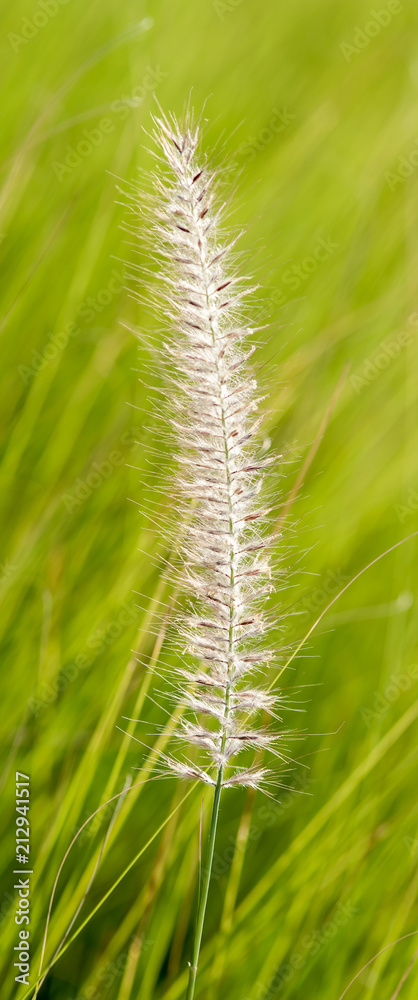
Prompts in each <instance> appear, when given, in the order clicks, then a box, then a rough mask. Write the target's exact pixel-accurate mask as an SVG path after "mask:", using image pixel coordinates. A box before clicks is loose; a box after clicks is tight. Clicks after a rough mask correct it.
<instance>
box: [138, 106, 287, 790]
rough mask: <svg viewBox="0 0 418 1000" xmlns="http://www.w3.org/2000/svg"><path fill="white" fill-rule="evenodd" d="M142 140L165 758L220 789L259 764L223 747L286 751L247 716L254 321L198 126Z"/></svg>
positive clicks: (259, 632) (264, 706) (251, 698)
mask: <svg viewBox="0 0 418 1000" xmlns="http://www.w3.org/2000/svg"><path fill="white" fill-rule="evenodd" d="M153 138H154V140H155V142H156V144H157V147H158V156H157V161H158V169H157V171H156V173H155V175H154V177H153V181H154V191H155V194H156V200H155V201H156V203H155V206H154V223H153V227H152V239H153V247H154V253H156V256H157V259H158V260H159V272H160V279H161V281H160V284H161V289H162V295H163V300H164V321H165V322H164V325H165V328H166V336H165V340H164V343H163V346H162V348H160V351H159V363H160V362H161V364H162V366H163V368H164V371H165V374H166V385H167V401H168V403H169V406H168V416H167V427H168V428H169V430H170V433H171V434H172V437H173V440H174V442H175V454H176V459H177V472H176V475H175V480H174V484H173V485H174V493H175V507H174V510H175V515H174V516H175V524H174V532H173V533H174V535H175V534H176V533H177V536H179V534H180V535H181V538H180V542H179V540H178V537H177V542H178V543H179V544H180V550H181V551H180V556H181V563H182V570H181V575H182V584H183V589H184V591H185V593H186V594H187V596H188V599H189V609H188V611H187V613H185V614H184V615H183V616H179V617H178V618H177V619H176V627H177V632H178V636H179V640H180V642H181V646H182V649H183V651H185V652H184V656H185V657H186V662H184V661H183V665H182V666H180V667H179V668H178V671H177V678H178V684H179V688H180V690H181V692H182V700H183V704H184V706H185V715H184V717H183V718H182V719H181V721H180V723H179V727H178V730H177V732H176V738H177V740H179V741H181V742H182V743H187V744H188V745H189V746H190V747H191V748H193V751H192V752H193V762H189V761H187V760H186V759H184V760H178V759H175V758H166V764H167V767H168V768H169V769H170V771H172V772H173V773H176V774H178V775H179V776H181V777H190V778H198V779H199V780H202V781H204V782H206V783H209V784H213V783H214V778H213V777H212V775H213V774H214V773H215V772H218V773H219V769H220V768H221V769H222V784H223V785H224V786H225V787H232V786H239V785H242V786H249V787H253V788H256V787H259V786H260V785H262V784H263V783H264V782H265V781H266V778H267V777H268V773H269V772H268V771H266V769H265V768H260V767H249V768H245V767H244V768H241V767H237V766H236V764H235V758H236V757H237V755H238V754H240V753H242V752H243V751H246V750H247V751H248V750H251V749H254V748H255V749H257V748H258V749H269V750H271V751H272V752H273V753H276V754H277V755H278V756H281V757H282V759H286V758H285V757H283V755H279V754H278V753H277V751H276V750H275V748H274V747H275V743H276V742H277V740H278V738H279V737H278V735H277V734H274V733H271V732H270V730H266V729H265V728H263V729H260V728H257V726H256V725H254V727H253V726H252V724H251V719H253V720H254V723H256V718H257V716H259V715H260V713H264V714H265V715H266V714H268V715H270V716H274V713H275V708H276V704H277V700H278V699H277V695H276V694H273V693H268V692H267V691H265V690H263V689H262V688H261V687H259V686H258V685H257V684H256V683H255V681H253V680H252V678H253V675H257V674H259V673H260V672H261V671H263V670H265V667H266V664H268V662H269V661H270V659H271V658H272V657H273V656H274V655H275V654H274V651H272V650H266V649H265V648H264V641H265V640H264V637H265V634H266V632H267V624H266V620H265V614H264V611H263V605H265V601H266V597H267V596H268V594H269V593H270V591H271V590H272V583H271V580H272V572H271V567H270V556H269V548H270V547H271V536H270V535H269V533H268V515H269V511H268V509H266V506H265V502H263V497H262V493H263V490H262V485H263V479H264V475H265V473H266V472H267V471H268V468H269V465H270V463H271V459H266V458H265V457H263V458H260V456H259V454H258V447H257V434H258V431H259V428H260V425H261V418H260V417H258V416H257V415H256V411H257V408H258V404H259V401H260V397H259V395H258V391H257V383H256V380H255V378H254V376H253V374H252V372H251V370H250V367H249V362H250V358H251V356H252V354H253V352H254V350H255V347H254V344H252V343H251V335H252V334H253V332H254V330H253V328H251V327H250V326H249V325H248V324H247V322H246V316H245V310H244V300H245V297H246V296H247V295H248V294H249V292H250V291H252V289H251V288H250V287H248V283H246V282H245V281H244V280H243V279H242V276H241V275H240V274H238V273H237V271H236V262H235V261H236V258H235V257H234V253H233V245H234V243H235V240H232V241H229V243H228V242H226V241H225V237H224V235H223V232H222V221H223V217H224V211H225V206H223V205H221V206H220V207H218V206H217V205H216V171H215V170H213V169H211V168H210V166H209V164H208V161H207V159H206V158H205V157H204V156H202V154H201V153H200V150H199V126H198V125H197V124H195V123H194V121H193V118H192V116H191V115H190V114H188V115H187V116H186V120H185V123H184V126H183V127H180V125H179V123H178V122H177V120H176V119H175V118H174V117H171V118H168V117H166V116H165V115H163V114H161V115H160V116H159V117H156V118H155V119H154V130H153ZM161 163H163V166H161ZM132 200H133V202H134V212H135V213H137V212H138V210H139V211H140V206H138V199H137V195H134V196H133V198H132ZM159 308H160V314H161V299H160V306H159ZM182 526H183V528H182ZM183 529H184V531H183ZM182 531H183V533H184V537H183V534H182ZM196 759H197V760H198V763H195V760H196Z"/></svg>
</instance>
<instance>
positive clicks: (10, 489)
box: [0, 0, 418, 1000]
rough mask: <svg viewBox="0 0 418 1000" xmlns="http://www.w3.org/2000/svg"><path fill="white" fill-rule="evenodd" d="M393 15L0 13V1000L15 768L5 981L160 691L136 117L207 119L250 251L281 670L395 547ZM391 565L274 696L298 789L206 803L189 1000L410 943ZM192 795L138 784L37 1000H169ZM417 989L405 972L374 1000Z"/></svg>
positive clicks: (272, 991) (413, 197) (416, 324)
mask: <svg viewBox="0 0 418 1000" xmlns="http://www.w3.org/2000/svg"><path fill="white" fill-rule="evenodd" d="M417 18H418V12H417V10H416V8H415V7H414V5H413V3H411V2H408V0H404V2H403V3H400V2H397V0H379V2H378V3H376V7H375V8H374V10H373V12H372V13H371V10H370V7H369V3H368V2H367V3H365V2H363V0H362V2H359V0H341V2H340V3H338V4H336V3H333V2H331V0H294V2H293V3H292V4H284V3H277V4H273V3H272V2H271V0H270V2H267V3H264V4H262V3H258V2H256V0H224V2H221V0H219V2H218V0H213V2H212V0H200V2H199V3H192V2H191V0H155V2H151V0H150V2H149V3H145V2H144V3H141V2H140V0H138V2H136V3H133V2H131V0H119V2H116V0H101V2H100V3H99V2H97V0H96V2H92V3H89V4H84V3H82V2H81V0H67V2H64V0H24V2H22V0H16V2H15V3H13V4H8V3H6V2H3V3H2V5H1V30H0V46H1V76H2V94H3V99H2V112H1V115H2V129H1V132H2V139H1V142H2V152H1V164H2V165H1V192H0V211H1V221H0V232H1V244H0V254H1V262H2V305H1V319H0V337H1V358H2V363H1V388H0V412H1V425H2V431H1V458H2V461H1V469H0V477H1V485H0V497H1V503H2V508H3V513H2V522H1V544H0V563H1V571H0V591H1V595H0V596H1V618H0V631H1V662H2V670H1V695H0V713H1V734H2V747H1V757H2V770H1V788H2V800H3V802H2V808H1V811H0V825H1V834H2V836H1V861H2V866H1V867H2V873H3V874H2V882H1V890H0V920H1V934H0V943H1V944H0V947H1V982H2V998H4V1000H9V998H12V997H15V996H19V997H21V996H23V995H24V993H25V989H24V987H23V986H18V985H17V984H15V983H14V974H15V973H14V969H13V961H14V958H13V957H12V956H14V955H15V954H16V953H15V952H14V951H13V948H14V946H15V945H16V943H17V942H16V936H17V928H16V925H15V923H14V912H15V907H16V893H15V890H14V889H13V875H12V871H13V867H14V843H15V841H14V825H15V824H14V816H15V771H16V770H19V771H22V772H24V773H26V774H30V778H31V846H32V855H31V859H32V861H33V867H34V875H33V876H32V910H31V924H30V930H31V949H32V972H31V983H33V982H34V981H35V979H36V975H37V969H38V964H39V955H40V947H41V941H42V935H43V931H44V927H45V921H46V915H47V909H48V903H49V899H50V894H51V890H52V886H53V882H54V879H55V876H56V874H57V871H58V867H59V865H60V862H61V861H62V858H63V856H64V853H65V851H66V849H67V847H68V846H69V844H70V841H71V839H72V837H73V836H74V833H75V832H76V831H77V829H78V828H79V827H80V826H81V824H82V823H83V822H84V821H85V820H86V819H87V817H88V816H89V814H90V813H91V812H92V811H93V810H95V809H96V808H98V806H100V805H101V804H102V803H103V802H105V801H106V800H107V799H109V798H110V796H111V795H115V794H116V793H118V792H120V791H121V790H123V789H124V788H126V789H128V787H129V783H132V782H135V781H138V780H141V778H144V777H148V778H149V779H151V778H152V768H153V767H154V766H155V760H156V758H157V757H158V753H159V752H160V751H162V750H163V749H164V746H165V742H166V739H167V736H168V730H169V728H170V726H172V724H173V721H172V719H171V718H170V717H169V716H167V715H166V714H165V713H164V710H163V708H161V709H159V708H158V707H157V706H156V704H155V703H154V701H153V700H150V698H149V697H148V695H150V696H151V698H154V697H155V698H156V700H158V699H159V700H160V701H161V695H159V694H158V693H156V691H157V689H158V690H159V691H161V690H162V691H163V690H164V686H165V683H166V682H165V681H164V679H162V678H161V676H160V670H161V667H162V664H163V663H164V666H165V665H166V664H169V663H170V656H171V651H170V644H169V642H168V641H167V639H166V637H165V617H164V616H165V603H164V602H169V601H170V599H171V596H172V595H171V591H170V587H169V585H168V584H167V583H166V582H165V581H164V579H163V577H162V568H163V565H164V562H163V560H164V557H165V556H166V555H167V552H166V549H165V542H164V537H163V536H160V534H159V531H158V530H156V528H155V524H154V523H153V522H152V521H150V520H149V519H148V518H147V517H146V514H145V509H148V510H150V511H151V514H152V513H153V511H154V510H155V509H157V510H158V515H159V516H161V517H164V512H165V510H166V509H167V507H169V504H170V498H169V496H168V495H167V497H166V498H165V501H164V498H163V499H161V497H160V496H157V494H156V493H155V492H154V486H153V484H154V482H155V480H154V478H153V475H152V474H153V473H154V472H159V471H160V470H162V471H163V472H164V471H165V470H166V471H168V469H169V466H170V456H167V455H165V454H164V445H163V442H162V441H161V440H159V439H156V437H155V434H154V430H153V418H152V417H147V414H146V410H147V406H148V402H147V398H148V394H147V384H148V382H149V381H150V375H149V367H148V366H149V364H150V358H149V356H147V352H146V351H144V350H142V351H140V352H139V353H138V345H137V340H136V337H135V335H134V333H132V332H131V330H130V329H129V327H131V328H133V329H135V328H141V329H145V330H148V331H150V332H152V329H153V326H155V320H154V319H153V317H152V315H151V313H150V310H149V309H147V307H146V306H142V305H140V304H138V303H136V302H135V301H133V299H132V298H131V297H130V296H129V293H128V292H127V291H126V290H125V288H124V284H125V281H124V265H123V261H124V260H129V259H132V253H133V251H132V248H131V247H130V246H129V245H127V242H126V240H127V237H126V235H125V234H124V231H123V229H121V224H122V223H123V218H124V208H123V205H121V204H120V202H121V201H122V202H123V200H124V199H123V197H121V196H120V195H119V194H118V191H117V183H118V181H117V178H123V179H125V180H127V181H130V180H135V179H137V178H138V169H139V170H143V171H145V172H148V170H149V169H150V165H151V159H150V156H149V154H148V152H147V150H146V148H144V147H146V146H147V145H148V140H147V137H146V135H144V132H143V128H145V129H146V130H147V129H149V128H150V115H151V113H152V111H153V109H154V108H155V101H154V95H155V96H156V97H157V98H158V100H159V101H160V102H161V103H162V105H163V107H164V108H165V109H166V110H173V111H175V112H176V113H181V111H182V108H183V106H184V103H185V101H186V100H187V97H188V95H189V93H190V90H191V88H193V102H194V104H195V107H196V108H197V110H198V111H200V110H201V108H202V106H203V104H204V102H205V101H207V103H206V107H205V116H206V118H207V127H206V132H205V139H204V143H205V148H206V149H207V150H208V152H209V153H211V151H212V150H216V151H217V155H218V156H219V155H220V154H221V153H222V157H223V163H224V166H223V168H222V173H221V181H222V184H223V183H224V182H225V191H228V190H229V187H230V185H234V184H235V183H237V185H238V191H237V196H236V200H235V205H234V212H233V217H232V220H231V221H232V224H233V225H241V224H243V225H247V226H248V227H249V228H248V230H247V232H246V235H245V236H244V238H243V241H242V248H243V249H245V251H246V252H247V264H248V266H249V268H250V270H251V269H252V270H253V271H255V273H256V275H257V280H258V281H260V284H261V287H260V289H259V291H258V293H257V296H256V300H255V303H254V310H255V315H256V316H257V317H259V318H260V320H261V321H262V322H269V323H271V330H270V334H271V338H270V342H269V344H268V345H267V346H266V347H265V348H263V349H262V353H261V356H260V364H263V365H264V369H263V371H264V374H265V377H266V382H267V386H268V400H267V401H266V408H267V409H268V413H267V416H266V437H269V438H270V440H271V447H272V448H276V449H277V450H278V451H279V452H281V453H283V455H284V459H283V471H284V473H285V479H284V481H282V483H281V488H282V490H283V491H284V495H285V496H288V495H289V494H291V496H292V497H293V499H294V502H293V503H292V505H291V507H289V509H288V511H287V517H286V528H287V531H286V532H285V534H286V540H285V541H286V546H287V548H286V553H287V554H286V565H287V566H288V567H289V570H290V571H291V573H292V574H293V575H291V577H290V582H289V587H290V588H291V589H289V592H288V593H286V594H284V595H283V594H282V595H280V601H281V602H283V601H284V603H285V605H286V607H288V608H289V618H288V624H287V638H288V640H289V642H293V643H294V642H295V641H296V640H300V639H302V638H303V635H304V634H305V632H306V631H307V630H308V629H309V628H310V626H311V625H312V624H313V623H314V621H315V619H316V618H317V617H318V615H319V614H320V613H321V612H322V611H323V610H324V609H325V607H326V606H327V604H328V602H329V601H330V600H331V599H332V597H334V596H335V595H336V594H337V592H338V591H339V590H340V589H341V587H343V586H344V584H345V583H347V582H348V581H349V580H350V579H351V578H352V577H353V576H354V575H355V574H356V573H358V572H359V570H360V569H362V567H364V566H366V565H367V564H368V563H369V562H370V561H371V560H373V559H374V558H375V557H376V556H378V555H379V554H380V553H382V552H384V551H385V550H386V549H388V548H390V547H391V546H393V545H395V544H396V543H397V542H399V541H400V540H401V539H403V538H406V537H407V536H408V535H410V534H413V532H414V531H416V530H417V529H418V523H417V511H418V461H417V444H418V435H417V422H416V413H417V401H416V395H417V340H418V294H417V267H418V235H417V234H418V211H417V209H418V203H417V183H418V130H417V107H418V103H417V102H418V36H417ZM135 407H138V409H135ZM292 491H293V492H292ZM415 553H416V539H414V538H412V539H411V540H409V541H406V542H405V543H404V544H402V545H401V546H400V547H398V548H396V549H395V550H394V551H392V552H391V553H390V554H388V555H387V556H385V558H384V559H382V560H380V562H378V563H377V564H375V565H374V566H372V567H371V568H370V569H369V570H368V571H367V572H366V573H364V574H363V575H362V576H361V577H360V578H359V579H358V580H357V582H355V583H353V584H352V586H350V587H349V588H348V590H347V591H346V592H345V593H344V594H343V596H342V597H341V598H340V599H339V600H338V601H337V602H336V603H335V604H334V605H333V607H332V608H331V609H330V611H329V612H328V613H327V615H326V616H325V617H324V618H323V620H322V621H321V623H320V625H319V626H318V627H317V629H316V630H315V631H314V632H313V634H312V635H311V637H310V639H309V642H308V643H307V645H306V646H305V647H304V649H303V650H301V652H300V654H299V655H298V656H297V657H296V658H295V660H294V661H293V663H292V671H290V670H289V671H288V673H287V674H286V678H285V681H284V684H285V686H286V687H287V688H288V689H289V691H290V690H293V688H294V686H295V685H299V686H301V687H302V692H301V694H300V696H299V700H300V707H303V709H304V712H305V714H304V715H303V714H301V715H297V716H293V717H291V719H290V720H287V721H288V722H290V724H291V725H296V726H299V728H300V729H301V730H304V731H305V732H306V734H307V737H306V740H305V741H304V742H303V743H301V744H299V743H298V744H295V746H296V755H297V756H298V758H299V759H300V760H301V763H300V764H298V765H297V766H296V767H295V770H294V771H293V772H292V773H291V774H288V775H286V779H285V783H286V784H288V785H289V786H290V787H291V789H292V790H291V791H287V792H282V793H281V794H280V795H278V802H277V803H276V804H275V803H274V802H271V801H270V800H265V799H263V797H262V796H260V795H257V796H256V797H253V796H252V795H251V794H249V795H246V794H245V793H242V794H241V792H238V791H237V792H236V793H234V794H232V793H231V794H230V795H228V796H227V795H225V797H224V802H223V805H222V810H221V822H220V828H219V836H218V842H217V847H216V857H215V869H214V878H213V880H212V887H211V894H210V901H209V908H208V919H207V924H206V929H205V935H204V943H203V950H202V961H201V969H200V974H199V977H198V986H197V994H196V995H197V997H199V998H202V1000H203V998H208V1000H215V998H219V1000H223V998H225V1000H226V998H228V1000H266V998H267V1000H275V998H276V996H277V997H278V998H279V997H280V998H283V1000H285V998H289V1000H290V998H292V1000H302V998H303V1000H305V998H307V997H319V996H320V997H321V1000H338V998H339V997H340V995H341V994H342V992H343V990H344V989H345V987H346V986H348V984H349V982H350V980H351V978H352V977H353V976H354V975H355V974H356V972H357V971H358V970H359V969H361V967H362V966H363V965H365V963H367V962H369V960H370V959H372V958H373V956H374V955H375V954H376V953H377V952H379V951H380V950H381V949H384V948H385V947H386V945H388V944H390V943H391V942H393V941H395V940H396V939H398V938H400V937H401V936H403V935H406V934H408V933H410V932H413V931H416V930H417V928H418V908H417V893H418V870H417V856H418V855H417V850H416V848H417V844H418V841H417V837H418V831H417V801H416V788H417V777H416V776H417V740H416V733H417V722H416V720H417V716H418V700H417V699H418V666H417V664H418V653H417V645H416V644H417V618H416V599H417V568H416V558H415ZM159 602H162V603H159ZM278 607H279V600H278ZM290 611H292V612H294V611H297V612H299V613H298V615H293V614H290ZM131 651H134V652H131ZM164 704H165V703H164ZM124 716H131V717H135V718H137V717H138V716H141V717H142V718H143V719H149V720H150V721H151V722H152V725H157V724H158V723H163V725H164V726H165V727H166V728H164V729H163V731H162V732H161V733H160V735H158V736H157V735H156V736H155V737H151V738H148V743H149V745H150V746H151V747H152V746H153V745H154V744H155V745H156V748H157V750H156V753H154V756H152V755H151V757H148V759H147V755H146V753H145V751H144V750H143V748H141V746H140V744H138V743H135V742H134V741H133V740H132V739H130V738H128V737H126V736H124V735H123V733H121V732H120V730H119V729H118V728H116V727H117V726H119V727H121V728H127V727H128V726H129V723H126V722H125V721H123V717H124ZM295 720H296V721H295ZM141 728H146V727H141V726H140V725H138V726H135V724H131V726H130V731H131V732H133V733H135V735H136V736H138V738H141ZM151 729H152V726H151ZM141 764H144V766H145V767H147V768H149V770H147V771H145V772H143V773H142V775H141V772H140V771H138V770H134V768H138V767H140V766H141ZM306 765H308V766H309V769H307V768H306ZM186 790H187V789H186V787H185V786H180V787H179V786H178V785H177V784H176V782H175V781H173V780H170V781H164V782H162V781H160V782H157V781H152V780H148V781H147V782H146V784H145V786H141V787H140V788H137V789H135V790H133V791H131V792H127V794H126V796H125V797H124V798H122V799H119V800H116V802H119V806H118V811H116V812H115V803H112V805H111V806H109V807H107V808H105V809H104V810H102V811H101V812H100V813H99V814H98V817H97V819H95V820H94V821H92V823H91V824H89V825H88V826H87V827H86V829H85V831H84V832H83V834H82V836H81V837H80V838H79V839H78V841H77V842H76V844H75V845H74V847H73V848H72V851H71V853H70V855H69V857H68V860H67V861H66V863H65V866H64V869H63V872H62V875H61V878H60V881H59V884H58V889H57V894H56V899H55V902H54V907H53V910H52V917H51V923H50V928H49V935H48V941H47V948H46V962H48V961H49V960H50V959H51V957H52V956H53V954H54V953H55V951H56V949H57V947H58V945H59V944H60V942H61V940H62V938H63V936H64V935H65V934H66V932H67V931H68V928H69V926H70V924H71V922H72V921H74V918H75V921H74V922H73V924H72V927H71V930H70V933H69V935H68V937H67V942H68V941H69V939H70V937H71V936H72V935H74V934H75V932H76V931H77V930H78V928H80V927H81V925H82V924H83V922H84V921H86V922H85V926H83V928H82V929H81V930H80V932H79V933H78V934H76V936H75V938H74V940H73V941H72V943H70V944H69V947H68V948H67V950H66V951H65V954H63V956H62V957H61V958H60V960H59V961H58V962H57V963H56V964H55V965H54V966H53V968H52V970H51V972H50V974H49V976H48V978H47V980H46V981H45V984H44V985H43V986H42V989H41V992H40V997H41V998H42V1000H105V998H106V1000H151V998H164V1000H176V998H181V997H183V996H184V992H185V983H186V978H187V959H188V957H189V954H190V941H191V932H192V926H193V907H194V898H195V891H196V878H197V866H198V834H197V829H198V824H199V814H200V810H201V802H202V793H201V789H194V790H192V791H191V792H190V794H189V796H188V797H187V799H186V800H185V801H183V802H181V800H182V799H184V795H185V792H186ZM209 799H210V796H208V795H205V797H204V802H203V812H204V818H206V817H207V815H208V809H209V806H210V801H209ZM137 855H139V857H138V858H137V860H136V862H135V864H133V865H132V867H131V868H130V870H129V871H128V872H127V873H126V874H125V875H124V877H123V878H122V879H121V880H120V881H119V883H118V884H117V885H116V886H115V883H116V882H117V880H118V879H119V877H120V876H121V875H122V873H123V872H124V871H125V869H127V867H128V866H129V865H130V863H131V862H132V861H133V860H134V859H135V857H136V856H137ZM93 876H94V878H93ZM87 890H89V891H88V892H87ZM86 893H87V895H86ZM84 897H85V898H84ZM105 897H106V898H105ZM83 899H84V903H83V905H82V908H81V910H80V913H79V914H78V916H77V915H76V914H77V911H78V908H79V906H80V903H81V902H82V900H83ZM93 911H94V912H93ZM417 943H418V942H417V938H416V937H409V938H407V939H406V940H404V941H402V942H401V943H399V944H397V945H396V946H394V947H392V948H389V949H388V950H386V951H385V952H384V953H383V954H382V955H381V957H380V958H379V959H377V960H376V961H375V962H373V963H372V964H371V965H370V966H369V967H368V968H367V969H366V970H365V971H364V972H363V973H362V974H361V976H360V977H359V978H358V979H357V980H356V982H355V983H354V984H353V986H351V987H350V990H349V991H348V994H347V995H348V997H349V1000H356V998H358V1000H360V998H361V1000H363V998H364V1000H365V998H367V1000H371V998H373V1000H390V998H391V997H392V996H393V995H394V993H395V990H396V988H397V985H398V983H399V982H400V980H401V977H402V976H403V974H404V972H405V970H406V969H407V967H408V964H409V962H410V961H411V959H412V957H413V955H414V952H415V949H416V947H417ZM417 988H418V963H417V965H414V966H413V968H412V971H411V972H410V974H409V976H408V979H407V980H406V982H405V984H404V985H403V987H402V990H401V997H404V998H405V1000H407V998H413V997H415V996H416V991H417ZM32 992H33V991H32Z"/></svg>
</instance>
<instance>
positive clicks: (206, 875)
mask: <svg viewBox="0 0 418 1000" xmlns="http://www.w3.org/2000/svg"><path fill="white" fill-rule="evenodd" d="M222 771H223V768H222V767H220V768H219V773H218V780H217V782H216V787H215V794H214V797H213V806H212V816H211V821H210V830H209V843H208V850H207V856H206V862H205V867H204V870H203V875H202V888H201V892H200V897H199V901H198V910H197V917H196V929H195V935H194V941H193V954H192V961H191V965H190V973H189V982H188V986H187V994H186V1000H193V997H194V988H195V984H196V975H197V966H198V962H199V954H200V945H201V941H202V933H203V925H204V922H205V913H206V904H207V901H208V893H209V884H210V877H211V874H212V862H213V852H214V849H215V838H216V827H217V825H218V815H219V802H220V798H221V791H222Z"/></svg>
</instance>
